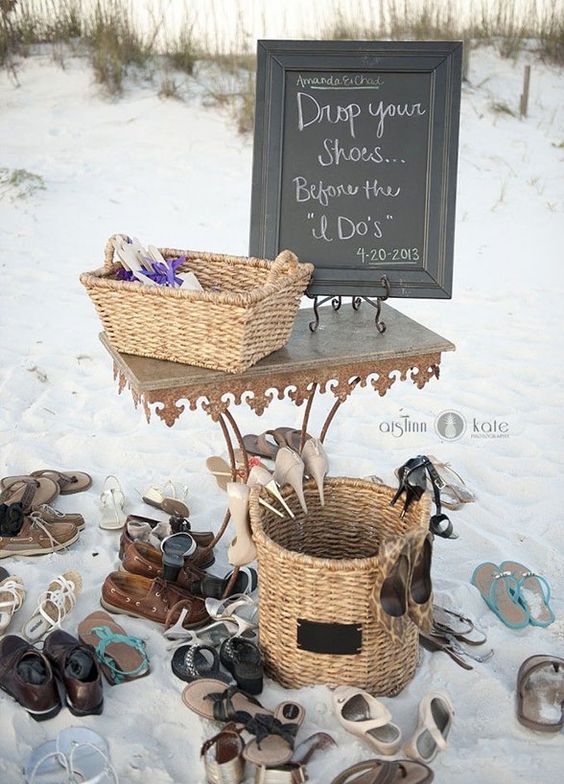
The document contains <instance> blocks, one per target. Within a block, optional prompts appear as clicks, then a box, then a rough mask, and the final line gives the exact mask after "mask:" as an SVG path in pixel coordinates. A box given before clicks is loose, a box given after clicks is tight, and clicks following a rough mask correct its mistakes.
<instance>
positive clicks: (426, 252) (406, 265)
mask: <svg viewBox="0 0 564 784" xmlns="http://www.w3.org/2000/svg"><path fill="white" fill-rule="evenodd" d="M461 67H462V43H461V42H457V41H446V42H441V41H410V42H392V41H258V45H257V95H256V119H255V137H254V155H253V182H252V204H251V233H250V254H251V255H253V256H259V257H263V258H275V256H276V254H277V253H278V252H279V251H280V250H282V249H283V248H282V245H284V246H285V247H289V248H290V249H292V250H294V251H295V252H296V253H297V255H298V256H299V257H300V259H301V260H303V261H310V262H313V263H314V264H315V265H316V272H315V275H314V278H313V280H312V283H311V285H310V288H309V289H308V294H310V295H311V296H314V295H325V296H328V295H332V294H340V295H345V296H350V295H354V296H356V295H359V296H368V297H374V296H381V295H384V294H385V293H386V292H385V289H384V287H383V285H382V283H381V280H382V276H384V275H385V276H386V277H387V279H388V281H389V285H390V292H389V294H390V296H392V297H429V298H440V299H445V298H450V297H451V296H452V268H453V253H454V217H455V201H456V172H457V158H458V126H459V114H460V86H461ZM304 74H305V75H306V76H307V74H310V77H311V78H310V79H309V80H308V79H305V82H306V83H307V84H312V83H315V84H323V85H327V86H323V87H320V86H317V87H316V88H315V89H318V90H329V89H330V88H334V87H336V89H337V90H338V93H337V95H338V96H339V104H342V105H343V106H342V107H340V108H339V112H340V111H341V109H342V112H343V117H344V119H345V122H349V127H348V128H347V129H346V130H347V131H348V132H349V136H350V133H352V135H353V136H354V130H355V129H354V126H353V125H352V118H351V117H350V116H348V117H347V114H346V111H345V107H347V106H359V105H360V104H362V101H368V100H371V96H374V95H375V91H376V90H378V89H380V86H379V85H380V84H382V85H384V86H383V88H382V92H384V93H386V94H387V95H390V94H394V95H396V94H397V96H398V101H400V100H401V99H402V97H403V99H404V100H406V101H407V99H408V97H409V96H411V100H412V101H414V100H415V99H414V98H413V95H416V93H417V94H418V92H419V93H421V94H423V95H424V96H425V97H427V98H428V104H425V103H417V104H415V103H411V104H410V106H412V107H413V106H419V107H420V109H419V110H418V111H419V114H420V115H421V118H422V119H419V118H418V117H415V119H414V120H413V121H412V122H411V123H408V122H407V121H404V122H403V129H404V136H403V137H401V133H402V123H401V122H400V117H399V110H397V111H398V117H397V118H396V119H395V120H394V121H393V122H391V121H389V125H388V128H390V131H389V137H390V138H389V142H388V147H390V148H393V147H394V144H395V145H396V147H397V145H398V144H400V142H401V143H402V144H404V147H406V149H407V150H408V153H407V154H406V155H405V160H404V159H403V158H402V159H401V161H400V160H397V159H396V158H395V157H394V158H393V161H390V159H388V158H386V159H385V160H386V164H390V165H389V166H388V169H387V171H388V172H390V171H392V175H390V176H393V177H395V178H396V179H398V178H399V179H400V180H401V178H402V177H403V180H402V182H403V183H404V189H403V192H402V193H401V199H398V201H397V202H395V204H394V207H395V208H396V213H395V215H394V214H392V212H393V211H392V210H391V211H390V214H388V215H385V214H384V213H385V212H386V208H385V207H380V204H378V210H380V214H381V215H382V219H381V220H379V221H375V220H372V216H371V215H369V216H368V217H367V223H366V225H367V226H368V227H369V228H370V229H371V230H372V229H373V227H374V229H373V232H372V236H377V233H378V234H379V236H380V237H386V234H382V228H381V226H382V221H384V220H385V219H387V220H389V221H390V222H389V224H388V225H386V226H385V230H386V232H388V233H389V235H390V236H391V237H392V239H391V240H390V242H392V244H394V242H395V245H396V246H397V247H388V246H385V247H384V245H383V243H384V239H380V240H377V241H374V239H371V241H370V242H369V243H368V249H367V250H368V253H369V256H368V260H367V257H366V252H365V248H364V247H359V248H358V249H357V250H356V253H354V254H353V251H354V250H355V248H354V245H355V243H356V239H355V241H354V242H349V245H348V246H347V245H346V243H345V242H344V239H346V240H347V241H348V240H349V239H350V238H349V237H348V236H347V235H345V234H344V233H342V232H341V231H340V229H341V226H345V227H346V229H347V231H349V229H348V227H349V226H353V224H354V226H356V225H357V224H356V218H357V217H358V216H356V215H353V216H352V217H353V218H354V220H352V221H350V223H344V222H343V221H346V220H348V218H346V217H344V216H341V215H340V212H339V211H341V212H342V209H341V206H340V204H339V206H337V207H333V206H332V205H329V206H328V207H327V208H326V209H327V210H329V211H331V210H333V213H331V215H329V217H330V218H331V219H334V222H335V221H338V223H339V232H340V233H339V236H338V237H337V239H338V240H339V241H341V240H343V241H342V242H341V244H339V243H336V244H330V243H333V239H334V237H332V238H331V239H327V241H326V244H325V246H324V247H323V248H320V249H319V250H317V248H318V246H319V244H320V240H323V241H325V240H326V237H325V236H322V237H320V236H319V231H316V232H315V233H314V230H313V229H312V228H311V224H310V225H308V224H307V221H312V220H313V221H317V220H319V218H318V215H319V211H317V212H316V211H314V210H313V209H312V210H311V212H308V211H307V208H304V207H303V206H302V205H299V209H300V210H301V212H300V213H298V211H297V210H298V206H297V205H296V204H294V202H297V201H299V199H298V197H297V195H296V197H295V198H294V199H292V198H288V196H287V194H288V192H290V193H292V191H291V188H290V186H288V182H287V181H288V178H289V177H290V175H291V173H292V172H291V170H292V166H293V165H294V163H293V162H294V160H295V159H298V158H299V159H300V164H299V165H301V166H304V167H306V168H307V166H308V158H307V157H306V155H309V156H310V159H311V158H312V157H313V156H317V153H318V152H319V149H320V145H321V144H325V143H327V142H328V141H329V140H328V139H324V140H322V135H323V133H324V129H323V128H321V129H320V130H319V131H317V133H318V134H321V136H319V135H318V136H317V137H315V138H313V137H312V134H313V133H314V129H313V127H312V130H311V131H309V133H310V136H309V137H308V138H309V141H310V146H311V147H312V148H313V150H309V151H308V138H306V137H305V136H299V132H302V131H304V127H300V125H301V126H303V125H304V124H305V123H304V121H303V111H302V105H301V104H302V103H303V104H304V105H307V102H306V100H305V99H306V98H308V100H310V102H311V101H313V102H314V103H315V101H314V98H311V99H310V98H309V96H308V95H307V94H306V93H305V92H299V93H298V92H297V90H298V88H297V87H296V88H294V87H293V86H292V85H294V84H295V83H296V80H297V83H298V84H301V83H303V82H304V79H303V75H304ZM322 75H325V77H326V78H325V77H324V78H321V76H322ZM340 77H341V78H340ZM351 80H352V81H351ZM363 80H365V81H366V83H367V85H369V86H367V87H365V88H359V87H357V86H355V85H361V84H362V83H364V82H363ZM341 84H343V85H348V86H340V85H341ZM371 84H372V85H376V87H374V88H373V89H372V88H370V85H371ZM351 85H353V86H352V87H351ZM416 88H417V89H416ZM300 89H301V88H300ZM309 89H310V93H311V91H312V90H313V89H314V88H309ZM353 89H354V90H358V89H365V90H366V91H367V92H366V93H362V94H360V93H357V95H359V96H360V97H359V98H358V103H349V101H350V99H351V95H352V98H353V100H355V97H356V96H355V95H353V94H352V93H350V92H348V91H350V90H353ZM292 90H296V92H295V97H296V98H297V101H296V103H297V104H300V106H299V108H296V109H295V112H294V108H293V107H294V103H293V98H294V96H293V95H292V94H291V93H292ZM386 91H387V92H386ZM311 94H312V93H311ZM333 94H335V93H333ZM316 95H321V93H318V94H316ZM323 95H325V94H323ZM327 95H330V93H327ZM376 97H378V96H377V94H376ZM290 100H292V103H289V101H290ZM328 100H332V99H331V98H329V99H328ZM317 105H318V106H321V103H318V104H317ZM389 105H390V104H385V105H384V104H383V103H382V102H380V109H381V111H382V112H384V116H385V112H386V108H382V107H383V106H384V107H386V106H389ZM407 105H408V104H407V103H404V104H403V106H407ZM362 106H363V107H364V104H362ZM367 106H368V107H369V110H370V111H364V114H365V115H369V114H370V115H371V117H370V118H369V120H370V122H372V123H374V122H375V121H376V120H375V119H374V117H376V114H373V106H376V102H374V104H373V103H369V104H367ZM397 106H400V103H398V104H397ZM421 107H423V108H421ZM316 111H317V109H316ZM390 111H391V110H390ZM394 111H396V110H394ZM330 112H331V109H329V114H327V115H325V119H327V118H328V117H330V116H331V115H330ZM317 113H318V114H319V115H322V110H321V109H320V110H319V111H317ZM355 113H356V109H354V110H351V111H350V112H349V114H350V115H354V114H355ZM392 116H393V115H392ZM408 116H410V115H408ZM296 117H298V118H299V119H300V121H299V122H296ZM289 118H291V119H289ZM376 119H377V117H376ZM380 119H382V115H381V116H380ZM403 119H405V118H403ZM361 120H362V121H363V122H365V123H367V122H368V119H367V120H364V118H363V117H361ZM327 122H333V120H328V119H327ZM358 122H360V120H359V121H358ZM308 124H310V125H312V126H313V125H314V122H313V121H312V122H311V123H309V122H308ZM319 125H320V126H321V121H319ZM341 127H342V126H341ZM308 130H309V129H308ZM377 130H378V131H380V130H383V125H382V126H379V127H378V128H377ZM386 130H387V129H386ZM325 131H326V129H325ZM342 133H343V134H345V133H346V131H342ZM363 134H364V135H362V138H361V139H359V140H358V141H357V140H356V139H355V140H354V142H355V143H357V144H358V145H361V147H362V145H365V144H366V143H367V142H368V149H375V148H374V147H370V144H372V145H373V144H374V141H375V140H376V135H377V134H376V133H375V132H373V129H372V126H368V125H367V124H366V125H365V126H364V131H363ZM312 139H313V141H311V140H312ZM302 140H303V143H302ZM349 141H350V139H349ZM364 149H366V148H364ZM377 149H379V150H380V149H381V148H380V147H378V148H377ZM402 149H403V148H402ZM393 154H394V155H395V154H396V151H394V153H393ZM378 155H379V156H380V157H381V156H382V153H378ZM411 159H413V161H412V160H411ZM316 160H317V161H318V162H321V160H322V159H321V158H320V157H319V156H317V158H316ZM335 160H337V163H340V161H339V160H338V159H336V158H333V159H331V161H332V162H334V161H335ZM377 162H378V163H380V162H381V161H380V160H378V161H377ZM391 163H393V164H394V165H395V169H392V166H391ZM400 163H401V164H405V166H404V167H403V168H402V167H401V166H400V165H399V164H400ZM296 165H298V164H296ZM316 165H317V164H312V166H311V167H310V168H311V169H312V170H313V171H314V174H313V175H312V176H313V178H314V180H315V178H316V177H317V175H318V172H315V166H316ZM324 165H325V164H324ZM345 166H349V164H348V163H345ZM350 166H351V167H352V164H350ZM410 167H411V169H410ZM374 168H375V167H371V166H370V165H365V163H364V159H363V160H362V161H360V166H357V167H356V168H355V169H354V171H355V172H356V173H358V174H359V176H361V177H362V176H366V175H370V176H372V174H373V171H374ZM300 171H301V170H300ZM349 171H352V168H350V169H349ZM288 172H290V173H288ZM323 173H325V171H323ZM339 174H340V172H339ZM385 176H386V175H385ZM351 177H352V175H351ZM305 179H306V178H305V177H304V178H301V177H300V178H294V179H293V180H292V179H290V182H295V183H297V182H298V180H299V181H300V182H301V181H302V180H305ZM337 179H338V178H337ZM368 182H369V180H368V179H367V180H366V183H367V184H368ZM376 182H377V180H374V183H376ZM320 184H321V183H320ZM296 187H297V186H296ZM308 187H309V185H308ZM335 187H336V185H335ZM343 187H345V186H343ZM349 187H350V186H349ZM410 189H413V193H410V192H409V191H410ZM400 191H401V187H398V188H396V189H395V190H393V189H392V186H390V190H389V192H388V193H387V194H385V195H389V196H393V195H394V193H395V194H396V195H398V194H400ZM294 192H295V193H297V191H294ZM285 194H286V198H285ZM304 194H306V195H307V198H309V195H308V194H309V191H307V190H304ZM404 194H405V195H404ZM339 195H341V196H342V195H344V196H347V195H348V194H342V193H341V194H339ZM378 195H382V194H381V193H380V194H378ZM355 198H356V197H355ZM361 198H366V199H368V198H370V196H369V194H368V193H367V194H366V195H365V196H362V194H361ZM401 200H403V201H401ZM357 202H358V200H357ZM341 203H342V201H341ZM352 203H353V202H352V199H349V200H348V202H347V204H348V205H351V204H352ZM373 203H374V202H373ZM388 203H390V202H388ZM400 203H401V207H399V206H397V205H398V204H400ZM356 206H357V207H358V204H357V205H356ZM361 207H364V210H365V212H366V206H365V204H364V203H362V204H361ZM321 209H323V208H321ZM368 211H369V212H374V208H373V207H370V210H368ZM338 212H339V214H337V213H338ZM305 213H307V215H305ZM311 216H312V217H311ZM368 218H370V219H371V220H368ZM325 220H326V221H327V217H326V218H325ZM361 224H362V221H361V222H360V223H358V226H357V228H358V227H360V228H358V231H360V230H361V229H362V230H364V224H362V226H361ZM377 224H378V225H377ZM354 226H353V230H354ZM304 227H305V228H304ZM349 233H350V232H349ZM322 234H323V232H322ZM411 236H413V237H415V238H416V240H417V242H415V240H414V241H413V242H411V245H416V246H417V247H416V248H415V247H414V248H413V250H412V248H411V247H406V248H404V247H401V248H400V247H399V245H400V244H402V243H403V244H405V242H407V244H408V245H409V241H408V240H409V238H410V237H411ZM406 237H407V238H408V239H407V240H405V241H404V238H406ZM379 244H380V246H379V247H377V246H378V245H379ZM370 245H372V246H374V247H370ZM314 246H315V247H314ZM345 248H346V252H345ZM415 251H417V252H415ZM359 254H360V255H359ZM408 254H409V255H408ZM341 255H342V260H341ZM412 255H413V258H412ZM345 256H346V258H345ZM355 257H358V258H355Z"/></svg>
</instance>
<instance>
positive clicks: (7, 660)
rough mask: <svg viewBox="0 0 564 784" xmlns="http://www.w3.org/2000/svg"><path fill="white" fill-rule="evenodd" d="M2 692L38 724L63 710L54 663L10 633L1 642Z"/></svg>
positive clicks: (0, 674) (0, 687)
mask: <svg viewBox="0 0 564 784" xmlns="http://www.w3.org/2000/svg"><path fill="white" fill-rule="evenodd" d="M0 689H2V690H3V691H5V692H6V693H7V694H9V695H10V696H11V697H13V698H14V699H15V700H16V701H17V702H19V703H20V705H21V706H22V707H24V708H25V709H26V711H27V712H28V713H29V714H30V716H31V717H32V718H33V719H35V720H36V721H45V720H46V719H51V718H52V717H53V716H56V715H57V713H58V712H59V711H60V710H61V701H60V698H59V692H58V690H57V684H56V682H55V677H54V675H53V670H52V668H51V664H50V663H49V660H48V659H47V657H46V656H44V655H43V654H42V653H41V652H40V651H38V650H36V649H35V648H34V647H33V645H31V644H30V643H29V642H27V640H24V639H23V637H18V636H17V635H15V634H9V635H8V636H7V637H4V639H3V640H0Z"/></svg>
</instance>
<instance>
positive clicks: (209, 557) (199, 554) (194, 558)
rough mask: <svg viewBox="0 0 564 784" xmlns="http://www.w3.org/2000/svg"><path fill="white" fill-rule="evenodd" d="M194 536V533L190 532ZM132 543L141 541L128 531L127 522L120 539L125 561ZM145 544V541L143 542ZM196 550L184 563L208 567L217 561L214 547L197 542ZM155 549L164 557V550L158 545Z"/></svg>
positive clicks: (120, 547)
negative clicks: (159, 548)
mask: <svg viewBox="0 0 564 784" xmlns="http://www.w3.org/2000/svg"><path fill="white" fill-rule="evenodd" d="M190 536H192V534H190ZM132 544H140V543H139V542H135V540H134V539H132V538H131V536H130V535H129V534H128V532H127V522H126V523H125V526H124V529H123V531H122V534H121V537H120V540H119V558H120V560H121V561H123V560H124V559H125V557H126V552H127V548H128V547H131V545H132ZM143 544H145V542H143ZM196 544H197V547H196V550H195V551H194V554H193V555H191V556H190V557H189V558H185V559H184V563H185V564H186V565H189V566H196V567H198V568H199V569H207V568H208V566H211V565H212V564H213V563H215V556H214V554H213V549H209V548H208V547H205V548H204V547H201V546H200V545H199V544H198V543H197V542H196ZM147 547H153V545H151V544H147ZM153 550H155V552H156V553H157V554H158V556H159V558H161V559H162V552H161V551H160V550H158V549H157V548H156V547H153Z"/></svg>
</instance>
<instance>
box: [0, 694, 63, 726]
mask: <svg viewBox="0 0 564 784" xmlns="http://www.w3.org/2000/svg"><path fill="white" fill-rule="evenodd" d="M2 690H3V691H4V692H5V693H6V694H7V695H8V696H9V697H10V698H11V699H12V700H14V702H17V704H18V705H20V706H21V707H22V708H23V709H24V710H25V711H27V712H28V713H29V715H30V716H31V718H32V719H34V720H35V721H47V720H48V719H52V718H54V717H55V716H56V715H57V714H58V713H59V712H60V711H61V709H62V707H63V706H62V704H61V703H59V704H58V705H55V707H54V708H49V709H48V710H46V711H33V710H31V709H30V708H28V707H26V706H25V705H24V704H23V703H21V702H20V701H19V700H18V699H17V697H15V696H14V695H13V694H12V692H11V691H10V690H9V689H7V688H6V687H5V686H2Z"/></svg>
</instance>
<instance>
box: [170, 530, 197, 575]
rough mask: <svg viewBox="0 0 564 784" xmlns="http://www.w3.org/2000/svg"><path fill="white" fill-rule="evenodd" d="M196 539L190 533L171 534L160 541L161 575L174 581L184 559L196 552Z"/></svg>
mask: <svg viewBox="0 0 564 784" xmlns="http://www.w3.org/2000/svg"><path fill="white" fill-rule="evenodd" d="M197 546H198V545H197V544H196V541H195V540H194V538H193V537H192V536H190V534H187V533H181V534H172V535H171V536H167V537H166V539H163V540H162V542H161V550H162V553H163V577H164V579H165V580H168V581H169V582H174V581H175V580H176V578H177V576H178V572H179V571H180V569H181V568H182V567H183V566H184V559H185V558H187V557H188V556H190V555H192V554H193V553H195V552H196V547H197Z"/></svg>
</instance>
